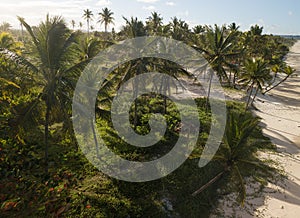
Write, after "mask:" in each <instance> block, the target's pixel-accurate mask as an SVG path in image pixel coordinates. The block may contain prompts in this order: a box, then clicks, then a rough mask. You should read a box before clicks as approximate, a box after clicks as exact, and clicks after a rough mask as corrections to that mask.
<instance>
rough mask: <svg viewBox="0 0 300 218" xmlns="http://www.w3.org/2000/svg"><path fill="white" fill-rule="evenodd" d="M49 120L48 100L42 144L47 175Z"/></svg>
mask: <svg viewBox="0 0 300 218" xmlns="http://www.w3.org/2000/svg"><path fill="white" fill-rule="evenodd" d="M49 118H50V105H49V103H48V100H47V102H46V115H45V131H44V143H45V173H46V174H48V156H49V153H48V146H49V145H48V143H49Z"/></svg>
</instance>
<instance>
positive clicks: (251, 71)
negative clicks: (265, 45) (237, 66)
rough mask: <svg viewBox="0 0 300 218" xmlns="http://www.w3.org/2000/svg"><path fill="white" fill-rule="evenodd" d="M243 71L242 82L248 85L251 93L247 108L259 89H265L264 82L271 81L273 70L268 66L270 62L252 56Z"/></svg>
mask: <svg viewBox="0 0 300 218" xmlns="http://www.w3.org/2000/svg"><path fill="white" fill-rule="evenodd" d="M243 71H244V72H243V73H242V74H241V80H240V82H241V83H243V84H244V85H246V86H248V90H249V95H248V100H247V103H246V108H245V110H247V108H248V107H249V106H250V105H252V104H253V102H254V99H255V97H256V95H257V93H258V91H261V90H262V89H263V86H264V84H265V83H267V82H268V81H270V80H271V79H272V76H271V70H270V68H269V67H268V63H267V62H266V61H265V60H264V59H261V58H258V59H255V58H252V59H248V60H246V61H245V64H244V69H243ZM254 89H255V93H254V95H253V97H252V101H251V96H252V94H253V91H254ZM250 102H251V104H250Z"/></svg>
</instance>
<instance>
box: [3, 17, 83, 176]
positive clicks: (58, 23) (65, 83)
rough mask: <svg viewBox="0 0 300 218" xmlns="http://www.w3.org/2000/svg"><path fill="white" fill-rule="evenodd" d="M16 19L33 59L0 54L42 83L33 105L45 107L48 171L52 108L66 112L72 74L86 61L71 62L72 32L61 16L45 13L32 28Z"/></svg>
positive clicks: (72, 57) (72, 56)
mask: <svg viewBox="0 0 300 218" xmlns="http://www.w3.org/2000/svg"><path fill="white" fill-rule="evenodd" d="M19 21H20V22H22V25H23V26H24V27H25V28H26V30H27V32H28V33H29V35H30V36H31V39H32V42H33V45H34V47H33V51H32V53H33V57H34V59H33V60H27V59H26V58H25V57H21V56H18V55H11V52H8V53H7V52H6V53H5V52H3V53H4V54H7V56H8V57H10V58H11V59H13V60H14V61H15V62H17V63H18V64H23V65H25V66H27V67H28V68H29V69H31V70H32V71H33V72H34V73H36V74H37V78H40V81H39V84H40V85H42V91H41V93H40V95H39V96H38V99H36V101H35V102H36V103H35V104H38V102H39V101H40V100H42V101H43V102H44V103H45V107H46V111H45V121H44V127H45V128H44V144H45V171H46V173H48V147H49V125H50V124H51V122H52V121H53V120H54V116H55V114H54V112H55V111H60V113H61V114H67V112H66V108H65V105H66V101H67V100H68V98H67V96H68V93H69V91H70V90H72V89H73V86H74V85H75V82H76V81H75V80H76V77H77V76H78V73H79V72H80V71H81V70H82V69H83V67H84V66H85V64H86V62H80V63H78V64H75V63H74V54H72V53H71V51H72V50H71V47H72V44H73V42H74V40H75V33H72V34H70V33H69V29H68V28H67V26H66V24H65V22H64V20H63V19H62V18H61V17H58V16H55V17H53V18H50V17H49V15H47V17H46V20H45V21H44V22H41V23H40V25H39V26H38V27H36V28H32V27H31V26H30V25H29V24H27V23H26V22H25V21H24V20H22V19H21V20H19ZM69 100H70V99H69ZM57 108H60V110H57Z"/></svg>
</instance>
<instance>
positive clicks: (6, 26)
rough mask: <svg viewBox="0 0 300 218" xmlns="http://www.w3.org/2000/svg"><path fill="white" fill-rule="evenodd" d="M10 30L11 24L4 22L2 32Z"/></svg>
mask: <svg viewBox="0 0 300 218" xmlns="http://www.w3.org/2000/svg"><path fill="white" fill-rule="evenodd" d="M10 28H11V25H10V23H7V22H3V23H1V25H0V31H1V32H8V31H10Z"/></svg>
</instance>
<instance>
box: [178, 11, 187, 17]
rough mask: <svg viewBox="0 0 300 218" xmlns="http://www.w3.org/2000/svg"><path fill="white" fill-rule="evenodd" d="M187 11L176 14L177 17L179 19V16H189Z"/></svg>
mask: <svg viewBox="0 0 300 218" xmlns="http://www.w3.org/2000/svg"><path fill="white" fill-rule="evenodd" d="M189 14H190V13H189V11H188V10H186V11H183V12H178V13H177V16H179V17H181V16H185V17H188V16H189Z"/></svg>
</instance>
